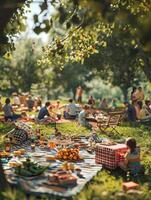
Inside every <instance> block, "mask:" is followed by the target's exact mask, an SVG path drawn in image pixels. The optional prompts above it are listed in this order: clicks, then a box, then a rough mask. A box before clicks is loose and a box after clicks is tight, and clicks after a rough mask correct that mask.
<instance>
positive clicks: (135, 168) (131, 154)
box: [119, 138, 141, 175]
mask: <svg viewBox="0 0 151 200" xmlns="http://www.w3.org/2000/svg"><path fill="white" fill-rule="evenodd" d="M126 145H127V147H128V151H127V152H126V154H125V156H124V157H125V160H124V162H121V163H120V164H119V166H120V168H121V169H123V170H124V171H130V173H131V174H132V175H137V174H138V173H139V172H140V171H141V164H140V151H139V149H138V148H137V147H136V140H135V139H134V138H128V139H127V140H126Z"/></svg>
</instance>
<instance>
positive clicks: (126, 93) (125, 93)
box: [122, 88, 128, 101]
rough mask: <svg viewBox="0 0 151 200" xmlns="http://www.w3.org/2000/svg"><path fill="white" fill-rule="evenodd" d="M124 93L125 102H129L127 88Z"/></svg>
mask: <svg viewBox="0 0 151 200" xmlns="http://www.w3.org/2000/svg"><path fill="white" fill-rule="evenodd" d="M122 91H123V95H124V101H127V100H128V91H127V88H123V89H122Z"/></svg>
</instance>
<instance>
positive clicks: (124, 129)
mask: <svg viewBox="0 0 151 200" xmlns="http://www.w3.org/2000/svg"><path fill="white" fill-rule="evenodd" d="M11 128H12V126H11V125H8V124H7V125H6V124H5V125H4V124H0V146H2V145H3V139H2V138H3V135H4V134H5V133H7V132H8V131H9V130H10V129H11ZM34 128H36V127H34ZM58 128H59V130H60V131H61V132H63V133H64V134H67V135H87V134H89V130H87V129H86V128H82V127H79V126H78V125H77V124H76V123H74V122H73V123H66V124H60V125H58ZM40 129H41V132H43V133H44V134H47V135H49V134H51V133H53V130H54V129H53V127H51V126H48V125H47V126H45V125H41V126H40ZM118 131H119V132H120V134H117V133H116V134H113V135H112V136H111V138H112V139H120V138H127V137H134V138H136V140H137V143H138V144H139V145H140V147H141V157H142V164H143V165H144V166H145V175H143V176H142V177H139V178H138V182H139V183H140V191H141V192H137V193H134V194H128V193H127V194H125V193H123V192H122V182H123V180H124V179H125V176H124V175H122V173H121V172H118V171H108V170H102V171H101V172H99V173H98V175H97V176H96V177H94V178H93V179H92V181H91V182H90V183H88V184H87V185H86V186H85V188H84V189H83V190H82V191H81V192H80V194H79V195H78V196H76V197H74V198H73V199H74V200H91V199H92V200H99V199H100V200H110V199H112V200H113V199H115V200H116V199H117V200H118V199H119V200H131V199H136V200H150V199H151V126H150V127H147V126H146V127H145V126H139V127H135V128H134V127H130V126H128V125H127V124H123V125H122V126H120V127H119V128H118ZM99 134H100V135H101V136H102V134H101V133H99ZM103 137H104V136H103ZM105 137H106V136H105ZM2 199H7V200H20V199H22V200H24V199H25V197H24V195H23V193H21V192H19V193H18V192H16V191H14V192H13V194H12V192H10V191H7V192H6V193H5V198H4V197H2ZM31 199H33V200H35V198H34V197H32V198H31ZM42 199H43V200H44V199H45V200H47V199H48V198H47V197H42ZM49 199H52V198H49ZM0 200H1V198H0Z"/></svg>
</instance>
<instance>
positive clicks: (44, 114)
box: [38, 101, 55, 123]
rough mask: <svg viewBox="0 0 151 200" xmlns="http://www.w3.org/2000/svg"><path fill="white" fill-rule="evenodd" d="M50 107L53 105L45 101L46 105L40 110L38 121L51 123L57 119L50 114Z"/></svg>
mask: <svg viewBox="0 0 151 200" xmlns="http://www.w3.org/2000/svg"><path fill="white" fill-rule="evenodd" d="M49 107H51V104H50V102H49V101H48V102H46V103H45V106H44V107H42V108H41V109H40V111H39V114H38V122H42V123H49V122H52V121H55V119H54V118H52V117H51V116H50V113H49Z"/></svg>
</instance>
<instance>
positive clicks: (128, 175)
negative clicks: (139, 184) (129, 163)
mask: <svg viewBox="0 0 151 200" xmlns="http://www.w3.org/2000/svg"><path fill="white" fill-rule="evenodd" d="M126 181H127V182H129V181H130V171H127V174H126Z"/></svg>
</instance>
